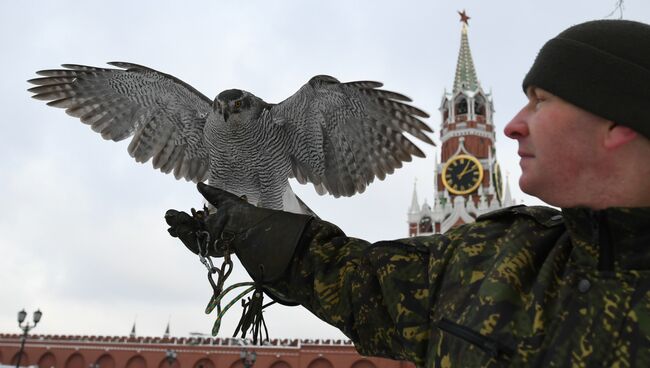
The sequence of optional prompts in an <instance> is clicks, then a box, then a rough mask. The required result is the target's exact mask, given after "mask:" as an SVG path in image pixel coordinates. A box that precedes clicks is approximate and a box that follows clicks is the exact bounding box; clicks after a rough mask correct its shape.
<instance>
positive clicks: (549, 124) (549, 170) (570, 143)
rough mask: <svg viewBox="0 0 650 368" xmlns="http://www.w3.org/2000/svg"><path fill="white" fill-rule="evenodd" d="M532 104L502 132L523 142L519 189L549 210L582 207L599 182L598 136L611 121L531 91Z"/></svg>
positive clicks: (544, 94)
mask: <svg viewBox="0 0 650 368" xmlns="http://www.w3.org/2000/svg"><path fill="white" fill-rule="evenodd" d="M527 95H528V103H527V104H526V106H524V108H523V109H521V111H519V113H517V115H515V117H514V118H513V119H512V120H511V121H510V122H509V123H508V125H506V127H505V129H504V133H505V135H506V136H508V137H509V138H512V139H516V140H517V142H518V143H519V150H518V154H519V156H520V157H521V159H520V162H519V165H520V166H521V171H522V174H521V178H520V179H519V186H520V187H521V190H523V191H524V192H525V193H528V194H530V195H534V196H536V197H538V198H540V199H541V200H543V201H545V202H546V203H549V204H551V205H555V206H560V207H570V206H579V205H584V204H585V203H586V200H585V197H584V194H585V192H588V185H589V184H590V182H591V181H592V180H596V179H597V178H596V177H595V176H594V171H593V170H592V169H593V168H594V167H596V166H595V164H596V163H597V160H598V157H599V149H600V147H599V144H598V142H600V140H599V137H600V135H601V134H602V133H603V129H605V130H606V129H608V128H607V125H608V122H607V120H605V119H603V118H601V117H598V116H596V115H594V114H592V113H590V112H587V111H585V110H582V109H580V108H578V107H576V106H574V105H572V104H570V103H568V102H566V101H564V100H562V99H561V98H559V97H557V96H555V95H553V94H551V93H549V92H547V91H544V90H542V89H540V88H536V87H531V88H529V89H528V91H527Z"/></svg>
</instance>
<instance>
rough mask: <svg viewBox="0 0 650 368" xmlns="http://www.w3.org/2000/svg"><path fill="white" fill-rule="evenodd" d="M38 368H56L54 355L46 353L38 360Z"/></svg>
mask: <svg viewBox="0 0 650 368" xmlns="http://www.w3.org/2000/svg"><path fill="white" fill-rule="evenodd" d="M21 365H22V364H21ZM38 366H39V367H56V357H54V354H52V353H50V352H47V353H45V354H43V356H41V358H40V359H39V360H38Z"/></svg>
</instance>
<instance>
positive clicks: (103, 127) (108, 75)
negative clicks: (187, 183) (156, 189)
mask: <svg viewBox="0 0 650 368" xmlns="http://www.w3.org/2000/svg"><path fill="white" fill-rule="evenodd" d="M108 64H110V65H112V66H114V67H117V68H118V69H113V68H98V67H93V66H87V65H77V64H63V65H62V67H63V69H47V70H41V71H38V72H36V74H37V75H39V76H40V77H38V78H34V79H31V80H29V81H28V82H29V83H31V84H33V85H35V87H32V88H30V89H29V90H28V91H30V92H31V93H33V96H32V97H33V98H35V99H38V100H43V101H48V102H47V105H49V106H52V107H58V108H63V109H65V110H66V113H67V114H68V115H71V116H73V117H76V118H79V120H80V121H81V122H82V123H84V124H88V125H90V127H91V129H92V130H93V131H95V132H97V133H100V134H101V135H102V138H104V139H107V140H113V141H121V140H124V139H126V138H128V137H131V136H132V139H131V142H130V143H129V146H128V152H129V154H130V155H131V156H132V157H133V158H134V159H135V160H136V161H137V162H147V161H149V160H150V159H152V158H153V160H152V165H153V167H154V168H156V169H160V170H161V171H162V172H164V173H169V172H171V171H172V170H173V171H174V175H175V176H176V178H177V179H180V178H184V179H185V180H192V181H203V180H206V179H207V176H208V175H207V173H208V167H209V156H208V150H207V147H206V146H205V144H204V141H203V128H204V125H205V118H206V116H207V115H208V113H209V112H210V110H211V104H212V101H211V100H210V99H208V98H207V97H205V96H204V95H203V94H201V93H200V92H198V91H197V90H196V89H194V88H193V87H192V86H190V85H189V84H187V83H185V82H183V81H181V80H180V79H177V78H175V77H173V76H171V75H169V74H164V73H161V72H158V71H156V70H153V69H151V68H148V67H145V66H142V65H138V64H133V63H126V62H111V63H108Z"/></svg>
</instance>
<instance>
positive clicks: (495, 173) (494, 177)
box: [492, 162, 503, 202]
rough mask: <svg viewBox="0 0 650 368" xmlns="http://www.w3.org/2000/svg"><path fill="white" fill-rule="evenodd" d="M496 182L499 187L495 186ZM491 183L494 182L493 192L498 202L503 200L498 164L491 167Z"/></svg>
mask: <svg viewBox="0 0 650 368" xmlns="http://www.w3.org/2000/svg"><path fill="white" fill-rule="evenodd" d="M497 180H498V181H499V185H497V183H496V182H497ZM492 181H494V191H495V192H496V195H497V198H498V199H499V202H501V201H502V200H503V177H502V176H501V165H499V163H498V162H495V163H494V166H493V167H492Z"/></svg>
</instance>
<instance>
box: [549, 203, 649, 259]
mask: <svg viewBox="0 0 650 368" xmlns="http://www.w3.org/2000/svg"><path fill="white" fill-rule="evenodd" d="M562 215H563V217H564V221H565V223H566V227H567V230H568V232H569V235H570V237H571V242H572V243H573V247H574V251H573V253H574V260H575V261H576V262H577V264H578V265H579V266H584V267H588V268H596V269H598V270H599V271H615V270H650V207H635V208H607V209H604V210H598V211H595V210H591V209H588V208H566V209H562Z"/></svg>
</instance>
